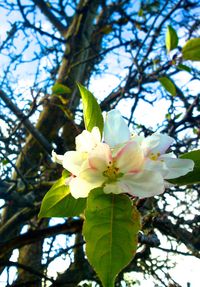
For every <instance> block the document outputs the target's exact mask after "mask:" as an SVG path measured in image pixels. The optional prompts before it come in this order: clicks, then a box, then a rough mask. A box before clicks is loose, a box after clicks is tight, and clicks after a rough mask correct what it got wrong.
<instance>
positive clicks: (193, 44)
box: [182, 38, 200, 61]
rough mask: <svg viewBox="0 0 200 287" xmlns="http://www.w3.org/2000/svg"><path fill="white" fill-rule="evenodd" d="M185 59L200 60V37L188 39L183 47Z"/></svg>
mask: <svg viewBox="0 0 200 287" xmlns="http://www.w3.org/2000/svg"><path fill="white" fill-rule="evenodd" d="M182 53H183V59H185V60H191V61H200V38H195V39H191V40H189V41H187V43H186V44H185V45H184V46H183V49H182Z"/></svg>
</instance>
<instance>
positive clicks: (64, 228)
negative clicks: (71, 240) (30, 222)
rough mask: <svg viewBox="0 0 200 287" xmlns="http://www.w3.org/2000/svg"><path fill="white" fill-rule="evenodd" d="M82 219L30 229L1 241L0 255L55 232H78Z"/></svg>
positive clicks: (52, 234)
mask: <svg viewBox="0 0 200 287" xmlns="http://www.w3.org/2000/svg"><path fill="white" fill-rule="evenodd" d="M82 225H83V220H82V219H78V220H75V219H74V220H68V221H67V222H66V223H64V224H58V225H56V226H52V227H48V228H44V229H40V230H30V231H28V232H26V233H24V234H21V235H19V236H17V237H15V238H13V239H11V240H8V241H6V242H3V243H1V244H0V257H1V256H4V255H5V254H6V253H7V252H10V250H13V249H15V248H20V247H22V246H24V245H27V244H32V243H34V242H38V241H41V240H42V239H44V238H46V237H50V236H54V235H56V234H62V233H64V234H68V235H69V234H75V233H77V232H80V231H81V229H82Z"/></svg>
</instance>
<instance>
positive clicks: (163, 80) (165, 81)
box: [158, 77, 176, 97]
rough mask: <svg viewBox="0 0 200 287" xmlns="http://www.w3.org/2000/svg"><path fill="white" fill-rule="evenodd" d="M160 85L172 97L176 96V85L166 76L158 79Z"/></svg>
mask: <svg viewBox="0 0 200 287" xmlns="http://www.w3.org/2000/svg"><path fill="white" fill-rule="evenodd" d="M158 80H159V82H160V83H161V85H162V86H163V87H164V88H165V90H167V91H168V92H169V93H170V94H171V95H172V96H173V97H174V96H176V87H175V85H174V83H173V82H172V81H171V80H170V79H169V78H167V77H161V78H159V79H158Z"/></svg>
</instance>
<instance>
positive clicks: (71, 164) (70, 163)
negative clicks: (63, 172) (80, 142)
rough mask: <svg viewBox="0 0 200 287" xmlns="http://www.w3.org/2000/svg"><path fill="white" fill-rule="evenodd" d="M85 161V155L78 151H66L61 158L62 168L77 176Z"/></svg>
mask: <svg viewBox="0 0 200 287" xmlns="http://www.w3.org/2000/svg"><path fill="white" fill-rule="evenodd" d="M86 159H87V154H86V153H83V152H78V151H68V152H66V153H65V154H64V157H63V167H64V168H65V169H67V170H68V171H70V172H71V173H72V174H73V175H76V176H78V175H79V173H80V170H81V166H82V164H83V162H84V161H85V160H86Z"/></svg>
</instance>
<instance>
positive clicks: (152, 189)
mask: <svg viewBox="0 0 200 287" xmlns="http://www.w3.org/2000/svg"><path fill="white" fill-rule="evenodd" d="M104 140H105V143H102V142H101V135H100V131H99V129H98V128H97V127H94V128H93V130H92V131H91V132H88V131H86V130H85V131H83V132H82V133H81V134H80V135H79V136H77V137H76V151H68V152H66V153H65V154H64V156H61V155H57V154H56V153H55V152H53V153H52V156H53V159H54V160H55V161H56V162H58V163H60V164H62V165H63V167H64V168H65V169H67V170H68V171H69V172H71V174H72V176H71V177H70V178H69V179H68V180H67V184H69V187H70V191H71V194H72V195H73V196H74V197H75V198H79V197H87V196H88V194H89V192H90V191H91V190H92V189H94V188H97V187H103V190H104V192H105V193H107V194H108V193H115V194H119V193H128V194H130V195H132V196H138V197H150V196H154V195H158V194H160V193H162V192H163V191H164V189H165V181H164V180H165V179H172V178H176V177H180V176H182V175H185V174H187V173H188V172H189V171H191V170H192V169H193V167H194V163H193V161H192V160H189V159H177V158H175V156H174V154H173V153H165V152H166V151H167V150H168V148H169V146H170V145H171V144H172V142H173V139H172V138H171V137H169V136H168V135H166V134H158V133H156V134H153V135H151V136H149V137H147V138H144V137H141V136H137V135H135V136H134V137H131V134H130V131H129V128H128V126H127V125H126V123H125V121H124V119H123V118H122V116H121V115H120V113H119V112H118V111H116V110H112V111H110V112H109V113H108V114H107V117H106V120H105V125H104Z"/></svg>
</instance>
